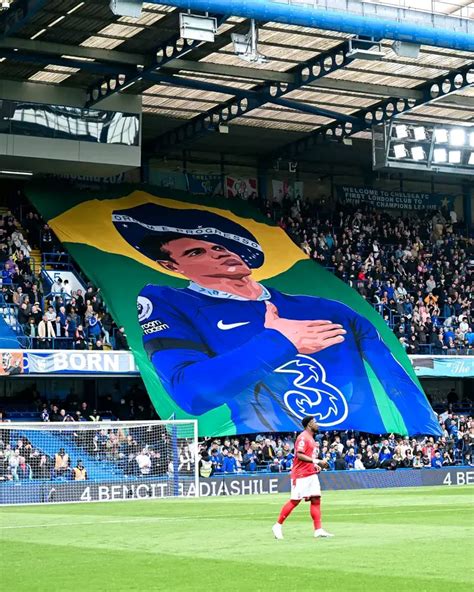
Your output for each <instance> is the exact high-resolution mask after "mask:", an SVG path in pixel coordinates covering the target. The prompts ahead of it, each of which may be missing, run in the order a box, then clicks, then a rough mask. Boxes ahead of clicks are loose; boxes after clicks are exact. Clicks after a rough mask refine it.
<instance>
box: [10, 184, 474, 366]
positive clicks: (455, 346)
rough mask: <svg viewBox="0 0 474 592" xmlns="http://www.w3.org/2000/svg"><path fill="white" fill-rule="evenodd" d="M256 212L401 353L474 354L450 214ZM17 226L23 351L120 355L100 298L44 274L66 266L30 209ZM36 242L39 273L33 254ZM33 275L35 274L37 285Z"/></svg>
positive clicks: (15, 266) (469, 251) (464, 273)
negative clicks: (343, 288) (335, 282)
mask: <svg viewBox="0 0 474 592" xmlns="http://www.w3.org/2000/svg"><path fill="white" fill-rule="evenodd" d="M256 205H257V207H259V208H260V209H261V210H262V211H263V212H264V213H265V214H266V215H267V216H270V217H271V218H272V219H273V220H274V221H275V222H276V223H277V224H279V225H280V226H281V227H282V228H283V229H284V230H285V231H286V232H287V233H288V234H289V236H290V237H291V238H292V239H293V240H294V241H295V242H296V243H297V244H298V245H299V246H300V247H301V249H302V250H303V251H304V252H305V253H306V254H307V255H308V256H309V257H311V258H312V259H314V260H315V261H316V262H318V263H319V264H321V265H323V266H324V267H326V268H327V269H329V270H330V271H332V272H334V273H335V274H336V275H337V276H338V277H339V278H340V279H342V280H343V281H345V282H346V283H348V284H349V285H351V286H352V287H353V288H355V289H357V290H358V291H359V293H360V294H361V295H362V296H363V297H364V298H366V299H367V300H368V301H369V302H370V303H371V304H372V306H373V307H374V308H375V309H376V310H377V311H378V312H379V313H380V314H381V315H382V316H383V317H384V318H385V319H386V321H387V324H388V325H389V326H390V327H391V328H392V329H394V331H395V332H396V334H397V336H398V337H399V340H400V342H401V343H402V345H403V347H404V348H405V350H406V351H407V353H409V354H437V355H440V354H456V355H469V354H471V355H472V354H473V353H474V303H473V301H472V298H470V294H471V291H472V285H473V281H474V279H473V274H474V241H473V240H472V239H469V238H467V237H465V236H464V235H463V232H462V228H461V227H460V226H459V225H458V224H457V223H456V214H455V212H447V211H445V212H442V211H438V212H435V213H434V214H433V213H430V214H426V215H425V216H423V217H419V216H416V215H411V216H410V217H403V216H391V215H390V214H388V213H380V212H379V211H377V210H374V209H365V210H361V209H356V208H351V207H347V206H344V205H342V204H334V206H332V207H329V206H328V205H326V202H325V200H324V199H323V200H320V201H318V202H317V204H315V202H314V201H313V200H311V199H308V198H306V199H301V198H300V199H297V200H296V201H294V200H292V199H290V198H289V197H288V196H285V198H284V199H283V200H282V202H281V203H279V202H270V201H265V202H258V203H257V204H256ZM30 208H31V207H30ZM22 211H25V210H24V209H22ZM21 224H23V225H24V226H25V227H26V229H27V230H26V236H27V240H25V239H24V238H23V235H22V234H21V230H22V228H21V226H20V224H19V223H18V222H17V220H16V219H15V218H14V217H13V216H12V215H11V213H9V212H5V213H4V215H3V226H4V227H5V229H6V230H5V231H4V238H5V242H4V243H3V244H4V248H3V249H2V252H3V258H4V260H3V271H2V273H3V277H4V281H3V286H4V288H2V305H3V311H4V314H3V316H4V319H5V320H7V319H8V320H7V322H9V323H10V325H11V326H12V328H13V329H14V330H15V332H16V333H17V335H18V336H19V339H20V342H21V343H22V345H23V346H24V347H39V348H52V349H64V348H75V349H85V348H92V349H96V350H101V349H104V347H105V348H109V347H112V346H115V348H116V349H127V348H128V346H127V343H126V337H125V339H124V338H123V336H124V333H123V329H121V330H120V331H119V330H118V328H117V327H116V326H115V324H114V321H113V319H112V318H111V316H110V314H109V313H108V312H107V310H106V307H105V306H104V303H103V302H102V300H101V297H100V290H97V289H95V288H94V287H91V286H89V288H88V289H87V292H86V293H85V294H82V293H80V292H79V293H78V292H76V291H71V290H70V289H68V288H67V287H66V286H65V285H63V283H62V280H61V278H60V275H59V276H58V278H59V279H58V281H55V282H54V283H51V282H50V278H49V276H48V275H47V274H45V273H44V271H45V269H46V268H48V267H49V268H50V267H54V268H56V269H59V270H60V269H63V270H65V269H72V265H71V262H70V258H69V257H68V255H67V253H66V252H65V250H64V248H63V247H62V245H61V244H60V243H59V242H58V241H57V239H56V238H55V237H54V234H53V233H52V231H51V230H50V229H49V227H48V226H47V225H45V224H44V223H43V221H42V220H41V219H40V217H39V215H38V214H37V213H36V212H34V211H32V210H31V209H29V210H27V211H26V215H24V216H22V219H21ZM15 229H17V230H16V232H14V230H15ZM15 241H16V242H15ZM38 242H39V243H40V244H41V248H42V252H43V257H42V259H40V261H41V267H38V255H37V256H36V259H35V258H34V256H33V254H32V253H33V252H32V250H31V247H30V243H31V244H37V243H38ZM18 245H20V246H18ZM36 252H37V253H38V251H36ZM45 252H46V253H47V254H48V256H47V257H45V256H44V253H45ZM25 253H26V255H25ZM40 257H41V255H40ZM30 261H31V262H32V264H33V265H32V267H30V265H31V264H30ZM33 269H39V270H40V271H39V273H38V274H37V275H35V274H34V272H33V271H32V270H33ZM42 294H46V297H44V296H42ZM44 316H47V317H48V318H47V319H45V318H44ZM15 318H16V321H15ZM111 336H113V339H112V342H111ZM112 343H113V345H112Z"/></svg>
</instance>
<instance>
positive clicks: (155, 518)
mask: <svg viewBox="0 0 474 592" xmlns="http://www.w3.org/2000/svg"><path fill="white" fill-rule="evenodd" d="M458 511H459V508H423V509H416V510H403V511H402V512H399V511H382V512H378V511H377V510H375V511H371V512H348V517H352V516H375V515H377V516H383V515H384V514H386V515H390V516H393V515H397V514H398V515H400V514H401V515H405V514H410V513H412V512H413V513H416V514H420V513H422V514H427V513H433V512H443V513H445V512H458ZM342 515H343V514H342V513H341V512H338V518H340V517H342ZM250 516H252V519H254V518H253V517H255V516H261V517H262V519H265V520H267V517H266V516H264V517H263V516H262V513H261V512H258V513H249V514H245V516H238V517H237V516H234V517H230V516H229V515H228V514H219V515H217V516H181V517H177V516H149V517H147V518H132V519H126V518H125V519H121V520H105V521H100V520H99V521H97V520H91V521H88V522H84V521H81V520H78V521H77V522H59V523H57V524H51V523H49V522H45V523H42V524H20V525H14V526H2V525H1V524H0V531H1V530H9V529H18V528H44V527H45V526H47V527H48V528H51V527H56V526H83V525H90V524H92V525H98V524H133V523H134V522H136V523H149V522H150V521H156V522H159V521H161V520H167V521H170V520H171V521H175V522H181V521H184V520H220V519H222V518H227V519H229V518H231V519H232V518H233V519H235V520H242V519H245V518H247V517H250Z"/></svg>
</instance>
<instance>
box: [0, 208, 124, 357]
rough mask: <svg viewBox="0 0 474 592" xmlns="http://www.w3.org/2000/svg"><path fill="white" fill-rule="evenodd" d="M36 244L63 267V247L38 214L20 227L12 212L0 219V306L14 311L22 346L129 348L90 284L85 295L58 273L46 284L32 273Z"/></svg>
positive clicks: (46, 347) (23, 222) (122, 334)
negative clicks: (0, 273) (33, 252)
mask: <svg viewBox="0 0 474 592" xmlns="http://www.w3.org/2000/svg"><path fill="white" fill-rule="evenodd" d="M22 229H23V230H24V232H25V234H26V236H25V235H24V234H23V232H22ZM38 246H39V247H40V248H41V250H42V252H44V253H50V254H53V255H54V262H55V263H54V265H56V266H59V267H61V258H62V257H64V256H65V254H64V252H63V249H62V248H61V245H60V244H59V242H58V241H57V239H56V237H55V236H54V234H53V232H52V231H51V229H50V227H49V226H48V225H47V224H43V223H42V222H41V220H40V218H39V216H38V214H36V213H35V212H33V211H30V212H28V214H27V215H26V216H25V217H24V218H23V220H22V227H20V225H19V223H18V221H17V219H16V218H15V216H14V215H13V214H12V212H10V211H8V212H7V213H6V214H5V215H4V216H0V257H1V263H2V277H1V280H2V288H1V296H2V303H1V304H2V306H3V307H4V310H5V309H6V310H13V312H14V315H15V316H16V319H17V321H18V325H19V327H20V328H21V333H22V335H20V341H23V342H24V343H23V345H25V344H26V345H28V346H29V347H33V348H38V349H50V348H56V349H70V348H75V349H94V350H103V349H104V347H105V348H106V349H110V348H112V347H114V349H128V343H127V336H126V333H125V329H124V328H123V327H117V326H116V325H115V323H114V321H113V319H112V316H111V315H110V313H109V312H108V311H107V308H106V306H105V305H104V302H103V300H102V298H101V294H100V289H97V288H95V287H94V286H92V285H89V286H88V287H87V289H86V290H85V291H83V290H82V289H77V290H72V289H71V286H70V285H69V281H68V280H67V279H64V280H63V279H62V278H61V274H60V272H57V273H56V274H55V280H54V281H53V282H52V284H49V283H48V282H47V281H46V279H45V278H44V277H42V276H41V274H40V270H37V269H33V265H32V259H31V251H32V248H36V247H38ZM25 338H26V339H25Z"/></svg>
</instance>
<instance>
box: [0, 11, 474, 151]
mask: <svg viewBox="0 0 474 592" xmlns="http://www.w3.org/2000/svg"><path fill="white" fill-rule="evenodd" d="M129 1H130V2H132V3H133V2H134V1H136V0H129ZM257 1H258V2H260V3H262V0H257ZM286 1H287V3H288V2H289V4H288V5H291V4H292V2H293V3H296V4H298V2H297V1H296V0H286ZM311 1H313V3H314V6H313V9H314V10H315V11H316V10H323V8H324V7H323V6H322V4H323V3H324V2H325V3H326V7H327V3H328V2H331V1H332V2H335V3H337V1H338V0H307V2H308V3H310V2H311ZM346 2H347V3H348V4H350V3H352V4H353V5H355V4H359V5H361V6H362V5H363V6H362V8H363V9H364V10H367V7H369V8H370V7H371V6H372V7H374V6H375V8H376V9H380V7H382V8H385V9H386V10H388V11H398V14H399V15H404V18H405V19H406V20H407V21H409V20H410V19H411V18H414V17H416V19H418V20H416V21H414V22H415V24H416V22H418V23H420V26H421V25H423V24H427V26H428V25H430V24H431V26H432V25H433V23H435V21H434V20H433V19H434V17H435V16H437V17H439V18H446V19H448V21H446V22H447V23H448V26H450V27H452V29H453V33H455V32H457V31H467V32H468V33H469V32H470V31H472V30H473V29H472V27H473V25H474V22H473V20H474V2H468V1H466V0H445V1H441V0H440V1H437V0H416V1H415V0H386V1H383V2H356V1H355V0H344V1H343V0H339V4H341V3H342V4H344V3H346ZM170 4H179V2H177V3H173V2H169V3H166V4H157V3H155V2H143V3H142V6H141V16H140V17H139V18H131V17H127V16H116V15H114V14H113V13H112V11H111V9H110V7H109V2H108V0H84V1H81V2H79V1H78V0H14V1H13V2H12V4H11V6H10V8H9V9H8V10H6V11H4V12H2V13H0V79H2V80H15V81H20V82H32V83H37V84H42V85H54V86H56V87H61V88H62V87H66V88H73V89H76V90H80V91H81V92H83V94H84V106H85V107H86V106H90V107H95V106H97V108H100V106H101V101H103V100H104V98H107V97H109V96H111V95H115V94H135V95H141V96H142V101H143V103H142V105H143V107H142V109H143V145H144V147H145V149H146V151H147V153H148V154H155V153H156V154H157V155H159V154H170V153H173V152H174V153H181V152H182V150H184V149H185V150H196V151H210V152H225V153H227V154H245V155H249V154H255V155H259V156H263V155H268V156H269V157H273V156H279V155H280V156H287V157H288V158H291V157H293V156H298V155H299V157H300V158H307V157H309V155H310V154H311V150H312V148H313V147H314V144H315V142H316V139H317V138H319V137H325V138H327V137H328V136H329V137H334V138H337V137H339V139H343V138H345V137H349V136H354V137H356V138H357V137H360V138H364V137H367V138H368V137H370V126H371V125H372V124H373V123H374V122H380V121H384V120H386V119H390V118H392V117H394V116H396V117H398V118H400V119H403V118H405V117H406V118H410V119H413V117H416V118H417V119H418V120H420V121H425V120H426V121H432V120H436V121H438V122H445V123H454V122H465V123H469V122H470V123H472V122H474V51H464V50H461V49H458V48H449V47H440V46H434V45H426V44H425V43H423V42H421V44H420V48H419V55H418V56H417V57H402V55H399V53H400V52H397V40H396V39H395V40H394V39H386V38H382V37H381V38H373V37H371V38H368V37H364V38H362V37H360V38H359V39H357V38H355V37H354V36H356V34H357V33H358V31H355V30H354V31H353V32H352V33H350V32H342V31H337V30H328V29H323V28H314V27H308V26H302V25H292V24H285V23H282V22H275V21H260V22H258V51H259V52H260V54H262V55H263V56H265V58H266V60H265V61H264V62H263V63H258V62H253V63H252V62H250V63H248V62H244V61H243V60H242V59H241V58H240V57H239V56H237V55H236V54H235V52H234V46H233V43H232V39H231V34H233V33H237V34H241V35H242V34H246V33H247V32H248V30H249V27H250V20H249V19H248V18H246V17H245V16H229V15H225V14H224V15H223V14H219V13H218V12H216V13H215V15H214V14H212V13H211V16H215V17H216V19H217V25H218V29H217V34H216V35H215V40H214V42H201V41H186V40H183V39H182V38H180V32H179V31H180V29H179V13H180V12H185V11H184V10H183V9H180V8H178V7H176V6H172V5H170ZM183 4H186V3H185V2H183ZM187 4H189V5H191V6H192V5H193V2H192V1H191V2H188V3H187ZM207 4H209V5H213V4H216V5H219V6H220V5H221V3H220V2H216V3H213V2H211V1H209V2H207ZM228 4H229V5H232V6H233V2H232V1H229V2H228ZM247 4H252V3H251V2H250V3H247ZM267 4H268V5H272V4H273V5H275V4H276V2H272V1H271V0H268V2H267ZM415 9H416V10H415ZM201 14H202V12H201ZM394 14H396V13H394ZM359 33H360V32H359ZM350 40H351V41H350ZM349 42H350V43H349ZM378 43H380V49H381V52H382V53H383V59H380V60H377V61H373V60H371V59H364V54H363V52H362V53H360V52H359V53H358V52H357V51H356V57H355V58H352V57H350V55H348V54H349V52H350V51H351V50H354V49H356V50H357V49H358V48H360V47H362V46H363V47H364V48H369V50H370V49H371V48H372V47H375V46H377V44H378ZM359 44H360V45H359ZM219 132H221V133H219Z"/></svg>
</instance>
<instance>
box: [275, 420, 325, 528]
mask: <svg viewBox="0 0 474 592" xmlns="http://www.w3.org/2000/svg"><path fill="white" fill-rule="evenodd" d="M301 423H302V424H303V427H304V431H302V432H301V434H300V435H299V436H298V437H297V438H296V442H295V458H294V460H293V466H292V468H291V498H290V501H288V502H287V503H286V504H285V505H284V506H283V508H282V509H281V512H280V515H279V517H278V520H277V522H276V524H274V525H273V528H272V530H273V534H274V535H275V538H277V539H282V538H283V529H282V524H283V522H284V521H285V520H286V519H287V518H288V516H289V515H290V514H291V512H293V510H294V509H295V508H296V506H297V505H298V504H299V503H300V502H301V500H303V499H304V500H305V501H309V502H311V505H310V512H311V518H312V519H313V524H314V536H315V537H331V536H334V535H332V534H330V533H329V532H326V531H325V530H324V529H323V528H321V487H320V485H319V478H318V473H319V472H320V471H321V466H325V462H324V461H318V459H317V458H316V452H315V449H316V443H315V441H314V435H315V433H316V432H317V431H318V424H317V423H316V420H315V419H314V417H305V418H304V419H303V421H302V422H301Z"/></svg>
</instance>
